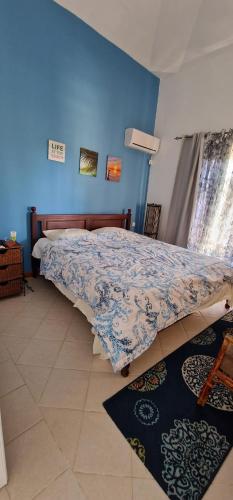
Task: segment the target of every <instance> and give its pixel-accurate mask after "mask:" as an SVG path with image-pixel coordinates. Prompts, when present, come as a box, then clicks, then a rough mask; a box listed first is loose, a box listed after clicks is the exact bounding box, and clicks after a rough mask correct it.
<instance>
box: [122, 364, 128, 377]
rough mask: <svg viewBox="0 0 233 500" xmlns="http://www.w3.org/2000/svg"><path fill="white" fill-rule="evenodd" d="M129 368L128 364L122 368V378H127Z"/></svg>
mask: <svg viewBox="0 0 233 500" xmlns="http://www.w3.org/2000/svg"><path fill="white" fill-rule="evenodd" d="M129 367H130V363H129V364H128V365H126V366H124V368H122V370H121V375H122V377H128V376H129Z"/></svg>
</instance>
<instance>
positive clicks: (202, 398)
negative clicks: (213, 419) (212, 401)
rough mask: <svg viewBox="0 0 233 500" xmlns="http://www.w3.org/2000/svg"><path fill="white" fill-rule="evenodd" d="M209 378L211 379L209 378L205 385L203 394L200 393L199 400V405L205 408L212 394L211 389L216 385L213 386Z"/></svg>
mask: <svg viewBox="0 0 233 500" xmlns="http://www.w3.org/2000/svg"><path fill="white" fill-rule="evenodd" d="M209 378H210V377H208V379H207V381H206V382H205V384H204V385H203V387H202V389H201V392H200V395H199V398H198V400H197V404H198V405H199V406H204V405H205V404H206V401H207V399H208V396H209V393H210V391H211V389H212V388H213V385H214V384H213V382H212V380H209ZM211 378H212V377H211Z"/></svg>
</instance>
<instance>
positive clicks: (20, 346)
mask: <svg viewBox="0 0 233 500" xmlns="http://www.w3.org/2000/svg"><path fill="white" fill-rule="evenodd" d="M1 338H2V341H3V342H4V344H5V346H6V348H7V349H8V351H9V353H10V356H11V358H12V359H13V361H15V362H16V361H17V360H18V359H19V357H20V356H21V354H22V353H23V352H24V351H25V349H26V347H27V346H28V344H29V342H30V339H23V338H17V337H8V336H6V335H2V337H1Z"/></svg>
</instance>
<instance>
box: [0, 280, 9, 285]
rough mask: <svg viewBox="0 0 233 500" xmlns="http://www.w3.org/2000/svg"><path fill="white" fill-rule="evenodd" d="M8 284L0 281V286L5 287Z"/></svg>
mask: <svg viewBox="0 0 233 500" xmlns="http://www.w3.org/2000/svg"><path fill="white" fill-rule="evenodd" d="M8 283H9V282H8V281H2V282H1V283H0V286H6V285H8Z"/></svg>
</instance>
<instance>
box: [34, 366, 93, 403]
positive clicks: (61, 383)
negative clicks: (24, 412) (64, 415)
mask: <svg viewBox="0 0 233 500" xmlns="http://www.w3.org/2000/svg"><path fill="white" fill-rule="evenodd" d="M87 388H88V372H85V371H80V372H79V371H77V370H61V369H59V368H55V369H53V371H52V373H51V375H50V377H49V380H48V383H47V385H46V388H45V391H44V394H43V396H42V398H41V401H40V405H41V406H48V407H54V408H71V409H74V410H82V409H83V407H84V404H85V398H86V393H87Z"/></svg>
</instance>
